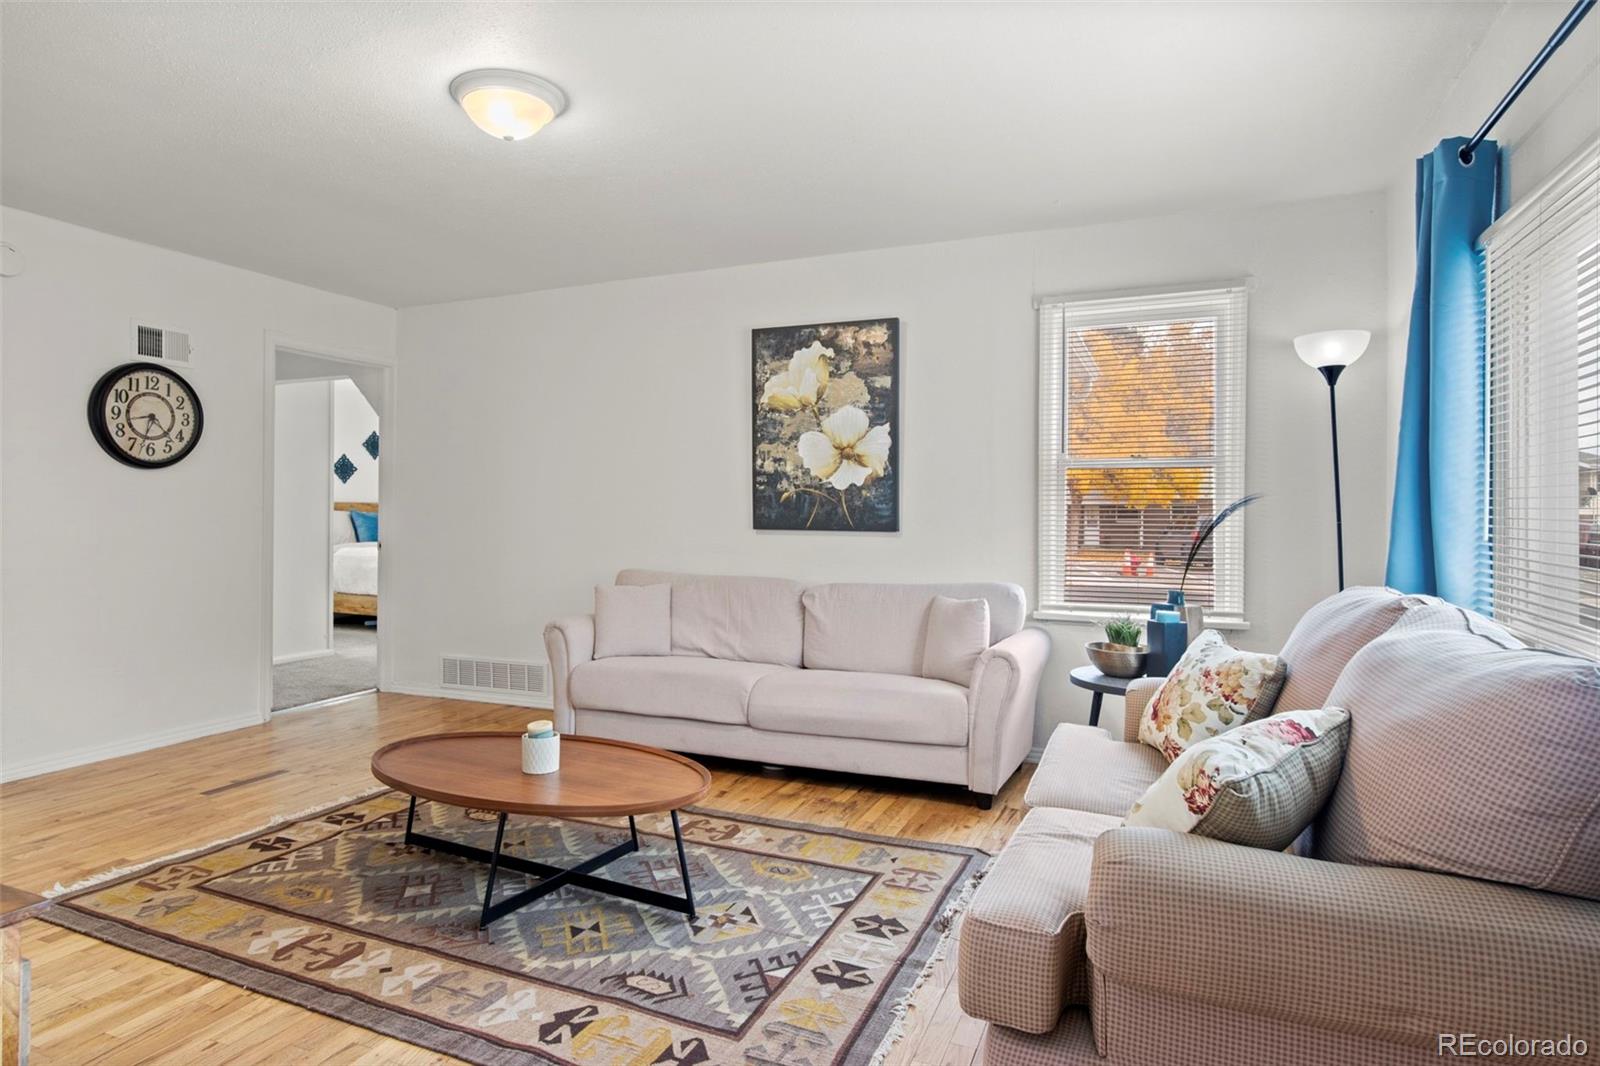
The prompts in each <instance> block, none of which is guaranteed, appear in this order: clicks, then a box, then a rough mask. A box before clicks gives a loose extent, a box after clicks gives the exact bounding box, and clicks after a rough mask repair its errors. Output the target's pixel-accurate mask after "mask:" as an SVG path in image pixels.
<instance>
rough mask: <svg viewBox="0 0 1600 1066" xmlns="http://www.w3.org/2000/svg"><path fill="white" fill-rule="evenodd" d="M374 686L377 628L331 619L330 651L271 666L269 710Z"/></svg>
mask: <svg viewBox="0 0 1600 1066" xmlns="http://www.w3.org/2000/svg"><path fill="white" fill-rule="evenodd" d="M377 687H378V630H377V628H376V627H375V626H368V625H363V624H361V623H360V622H342V621H341V622H335V623H334V625H333V654H332V655H324V656H322V657H321V658H319V659H301V660H300V661H299V662H293V663H282V664H281V665H278V666H274V667H273V668H272V709H273V710H275V711H281V710H283V709H284V708H285V707H299V706H300V705H301V704H305V703H316V702H317V701H318V700H331V699H333V698H334V697H335V696H348V695H349V694H350V693H352V692H360V691H362V690H363V689H369V688H377Z"/></svg>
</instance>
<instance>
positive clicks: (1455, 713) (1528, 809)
mask: <svg viewBox="0 0 1600 1066" xmlns="http://www.w3.org/2000/svg"><path fill="white" fill-rule="evenodd" d="M1328 701H1329V702H1330V703H1332V704H1336V705H1337V706H1340V707H1343V708H1345V709H1346V710H1348V711H1349V712H1350V718H1351V722H1350V747H1349V751H1348V752H1347V754H1346V756H1345V765H1344V773H1343V775H1342V776H1341V777H1340V779H1339V785H1338V787H1337V788H1336V789H1335V790H1334V794H1333V799H1332V800H1331V801H1330V802H1329V804H1328V806H1327V808H1326V810H1325V811H1324V813H1323V817H1322V819H1321V820H1320V822H1319V824H1318V826H1317V832H1316V834H1315V839H1314V842H1313V846H1314V854H1315V855H1316V856H1317V857H1319V858H1325V859H1331V860H1334V861H1336V862H1355V863H1372V864H1380V865H1385V866H1410V867H1416V868H1418V869H1423V870H1434V871H1438V872H1442V873H1450V874H1460V875H1465V876H1467V877H1477V878H1482V879H1485V880H1490V881H1503V882H1506V883H1508V884H1513V885H1524V886H1527V887H1529V888H1537V889H1544V890H1546V891H1550V892H1564V893H1567V894H1569V895H1574V896H1582V897H1585V898H1588V899H1600V663H1596V662H1595V661H1594V660H1592V659H1585V658H1582V657H1580V656H1576V655H1566V654H1562V653H1559V652H1549V651H1533V650H1530V649H1528V648H1526V647H1524V646H1523V645H1522V644H1520V643H1519V642H1518V641H1516V640H1515V638H1513V637H1511V636H1510V635H1509V634H1508V633H1507V632H1506V631H1505V630H1504V629H1502V628H1501V627H1500V626H1498V625H1496V624H1495V623H1493V622H1491V621H1489V620H1488V619H1486V618H1482V617H1480V616H1478V615H1476V614H1473V613H1472V612H1470V611H1467V610H1464V609H1462V608H1460V607H1455V606H1453V605H1450V604H1446V603H1444V602H1442V601H1438V600H1430V601H1428V602H1427V603H1425V604H1424V605H1422V606H1421V607H1419V608H1414V609H1411V610H1408V611H1407V612H1406V615H1405V617H1403V618H1402V619H1400V621H1398V622H1396V623H1395V624H1394V626H1393V627H1391V628H1390V630H1389V631H1388V632H1387V633H1385V634H1384V635H1383V636H1381V637H1379V638H1377V639H1376V640H1374V641H1373V642H1372V643H1370V644H1368V645H1367V646H1366V647H1365V648H1363V649H1361V651H1359V652H1357V653H1356V655H1355V657H1354V658H1353V659H1351V660H1350V664H1349V665H1348V666H1346V667H1345V669H1344V673H1343V674H1341V675H1340V677H1339V683H1338V684H1336V685H1335V686H1334V687H1333V692H1332V693H1330V694H1329V696H1328Z"/></svg>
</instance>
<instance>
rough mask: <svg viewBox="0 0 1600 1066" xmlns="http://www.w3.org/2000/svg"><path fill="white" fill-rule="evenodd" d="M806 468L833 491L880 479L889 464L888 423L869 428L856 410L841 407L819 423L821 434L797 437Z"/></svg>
mask: <svg viewBox="0 0 1600 1066" xmlns="http://www.w3.org/2000/svg"><path fill="white" fill-rule="evenodd" d="M799 448H800V458H801V459H802V460H803V461H804V462H805V464H806V469H808V470H810V471H811V472H812V473H813V474H815V475H816V476H817V477H819V478H821V479H822V480H823V481H826V482H827V483H828V484H830V485H832V486H833V487H834V488H836V489H847V488H849V487H850V486H851V485H861V484H864V483H865V482H866V481H867V480H868V479H869V478H875V477H882V476H883V471H884V468H885V467H887V466H888V465H889V423H887V422H885V423H883V424H882V425H880V426H869V425H868V423H867V413H866V412H865V411H863V410H862V409H861V408H859V407H841V408H839V409H838V410H837V411H835V412H833V414H831V415H829V416H828V417H827V418H825V419H823V421H822V432H820V433H818V432H817V431H816V430H811V431H810V432H809V433H802V434H801V435H800V442H799Z"/></svg>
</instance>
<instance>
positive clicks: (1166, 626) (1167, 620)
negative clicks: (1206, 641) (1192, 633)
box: [1144, 591, 1189, 677]
mask: <svg viewBox="0 0 1600 1066" xmlns="http://www.w3.org/2000/svg"><path fill="white" fill-rule="evenodd" d="M1173 596H1176V597H1178V599H1179V601H1182V599H1183V593H1181V592H1177V591H1173V592H1171V593H1169V594H1168V599H1169V600H1170V599H1171V598H1172V597H1173ZM1144 634H1145V636H1144V640H1145V643H1146V644H1147V645H1149V648H1150V651H1149V654H1148V655H1146V656H1145V660H1144V664H1145V665H1144V672H1145V674H1146V675H1147V676H1149V677H1166V676H1167V674H1168V673H1169V672H1171V670H1172V668H1173V667H1174V666H1176V665H1177V663H1178V660H1179V659H1181V658H1182V657H1183V652H1184V649H1185V648H1187V647H1188V646H1189V624H1188V623H1187V622H1185V621H1184V620H1183V615H1182V614H1181V613H1180V612H1179V609H1178V607H1177V606H1176V605H1174V604H1172V603H1170V602H1169V603H1152V604H1151V605H1150V620H1149V621H1148V622H1146V623H1145V626H1144Z"/></svg>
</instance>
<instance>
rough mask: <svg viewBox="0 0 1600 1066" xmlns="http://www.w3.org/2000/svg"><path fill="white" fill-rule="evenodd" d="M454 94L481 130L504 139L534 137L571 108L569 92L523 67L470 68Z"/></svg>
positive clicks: (455, 83)
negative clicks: (510, 68) (525, 71)
mask: <svg viewBox="0 0 1600 1066" xmlns="http://www.w3.org/2000/svg"><path fill="white" fill-rule="evenodd" d="M450 95H451V96H453V97H455V101H456V103H458V104H460V105H461V110H463V111H465V112H466V113H467V117H468V118H470V119H471V120H472V122H473V125H475V126H477V127H478V128H479V129H480V130H482V131H483V132H485V133H487V134H488V135H489V136H491V137H498V138H499V139H500V140H502V141H520V140H523V139H524V138H527V137H532V136H533V135H534V134H535V133H538V132H539V131H540V130H542V129H544V128H545V127H546V126H548V125H549V124H550V122H551V120H553V119H554V118H555V117H556V116H557V115H559V114H561V112H563V111H565V110H566V109H567V94H566V93H564V92H562V91H561V90H560V89H559V88H557V87H556V86H554V85H552V84H551V83H550V82H548V81H545V80H544V79H543V78H539V77H535V76H534V75H532V74H524V73H522V72H521V71H520V70H469V71H467V72H466V73H465V74H462V75H460V76H458V77H457V78H456V79H455V80H454V81H452V82H451V83H450Z"/></svg>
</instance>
